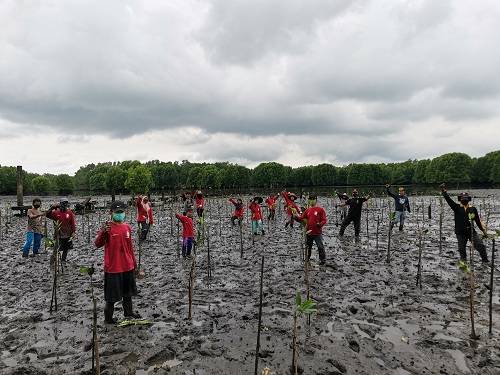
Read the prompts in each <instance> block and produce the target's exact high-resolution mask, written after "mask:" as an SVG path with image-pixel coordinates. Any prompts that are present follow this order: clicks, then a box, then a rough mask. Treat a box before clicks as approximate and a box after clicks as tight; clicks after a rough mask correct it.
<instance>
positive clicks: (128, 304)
mask: <svg viewBox="0 0 500 375" xmlns="http://www.w3.org/2000/svg"><path fill="white" fill-rule="evenodd" d="M122 305H123V315H124V316H125V318H126V319H139V318H140V317H141V316H140V315H139V314H138V313H134V311H133V310H132V297H123V301H122Z"/></svg>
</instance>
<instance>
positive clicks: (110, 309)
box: [104, 297, 133, 323]
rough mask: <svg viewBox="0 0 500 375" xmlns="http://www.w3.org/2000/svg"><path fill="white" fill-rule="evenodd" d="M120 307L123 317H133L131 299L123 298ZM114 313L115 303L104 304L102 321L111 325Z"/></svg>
mask: <svg viewBox="0 0 500 375" xmlns="http://www.w3.org/2000/svg"><path fill="white" fill-rule="evenodd" d="M122 306H123V315H124V316H125V318H128V317H131V316H132V315H133V311H132V297H123V299H122ZM114 312H115V303H114V302H106V304H105V305H104V320H105V321H106V322H108V323H112V322H113V314H114Z"/></svg>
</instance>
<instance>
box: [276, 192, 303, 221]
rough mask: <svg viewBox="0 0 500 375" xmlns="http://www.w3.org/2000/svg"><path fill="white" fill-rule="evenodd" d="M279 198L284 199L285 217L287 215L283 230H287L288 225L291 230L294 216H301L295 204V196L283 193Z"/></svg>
mask: <svg viewBox="0 0 500 375" xmlns="http://www.w3.org/2000/svg"><path fill="white" fill-rule="evenodd" d="M281 196H282V197H283V199H284V202H285V209H286V215H287V221H286V223H285V228H287V227H288V226H289V225H290V228H293V221H294V216H295V215H298V216H300V215H301V214H302V212H301V210H300V208H299V206H297V204H296V203H295V200H296V199H297V196H296V195H295V194H294V193H291V192H287V191H283V192H282V193H281Z"/></svg>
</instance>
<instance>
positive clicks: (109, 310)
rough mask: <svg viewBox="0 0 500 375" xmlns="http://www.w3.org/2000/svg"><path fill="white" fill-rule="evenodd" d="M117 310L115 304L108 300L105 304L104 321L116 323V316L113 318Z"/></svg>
mask: <svg viewBox="0 0 500 375" xmlns="http://www.w3.org/2000/svg"><path fill="white" fill-rule="evenodd" d="M114 311H115V304H114V303H110V302H106V305H104V322H106V323H107V324H114V323H116V321H117V320H116V318H113V313H114Z"/></svg>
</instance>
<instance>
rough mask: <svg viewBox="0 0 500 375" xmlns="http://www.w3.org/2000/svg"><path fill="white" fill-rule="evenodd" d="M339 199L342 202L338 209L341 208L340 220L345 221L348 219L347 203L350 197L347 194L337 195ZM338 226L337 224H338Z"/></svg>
mask: <svg viewBox="0 0 500 375" xmlns="http://www.w3.org/2000/svg"><path fill="white" fill-rule="evenodd" d="M336 194H337V197H338V198H339V200H340V204H339V205H338V206H337V207H340V210H341V211H340V220H344V219H345V218H346V217H347V201H348V200H349V196H348V195H347V193H342V194H340V193H336ZM336 225H337V224H336Z"/></svg>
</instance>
